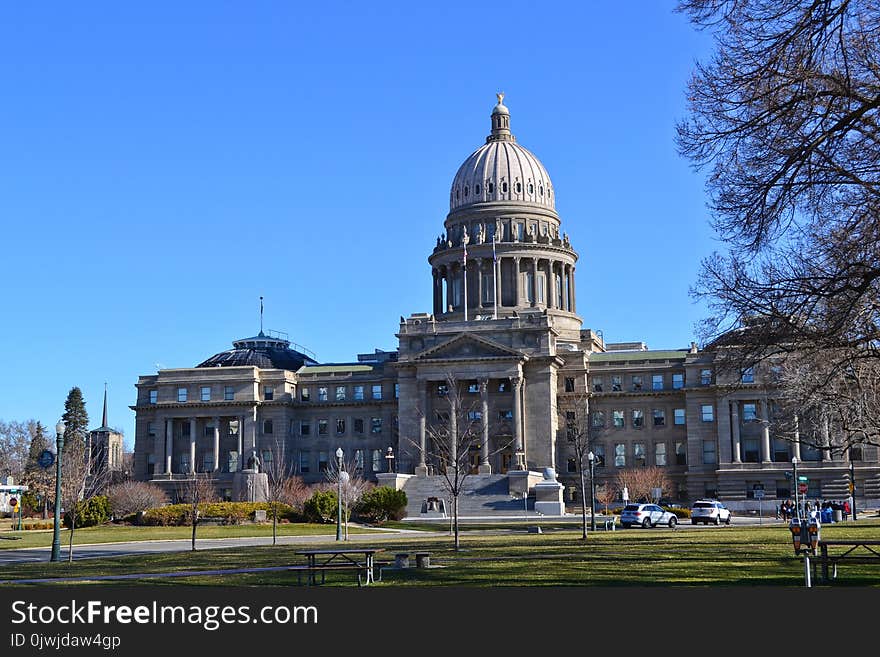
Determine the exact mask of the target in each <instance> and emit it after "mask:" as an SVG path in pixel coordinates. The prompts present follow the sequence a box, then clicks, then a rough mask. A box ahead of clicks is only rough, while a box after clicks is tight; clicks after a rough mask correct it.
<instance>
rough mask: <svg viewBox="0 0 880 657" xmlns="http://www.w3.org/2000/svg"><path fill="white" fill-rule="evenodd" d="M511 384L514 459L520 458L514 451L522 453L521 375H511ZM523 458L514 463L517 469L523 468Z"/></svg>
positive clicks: (524, 466) (524, 467) (524, 465)
mask: <svg viewBox="0 0 880 657" xmlns="http://www.w3.org/2000/svg"><path fill="white" fill-rule="evenodd" d="M510 383H511V386H512V387H513V450H514V456H515V458H516V459H521V457H519V456H516V452H520V453H522V451H523V436H522V384H523V379H522V377H519V376H517V377H512V378H511V379H510ZM524 460H525V459H524V458H522V460H521V461H518V462H517V463H516V469H517V470H525V469H526V464H525V462H524Z"/></svg>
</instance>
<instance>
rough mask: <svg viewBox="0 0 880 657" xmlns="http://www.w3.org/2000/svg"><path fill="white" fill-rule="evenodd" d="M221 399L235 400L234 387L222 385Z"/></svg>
mask: <svg viewBox="0 0 880 657" xmlns="http://www.w3.org/2000/svg"><path fill="white" fill-rule="evenodd" d="M223 400H224V401H233V400H235V388H233V387H232V386H223Z"/></svg>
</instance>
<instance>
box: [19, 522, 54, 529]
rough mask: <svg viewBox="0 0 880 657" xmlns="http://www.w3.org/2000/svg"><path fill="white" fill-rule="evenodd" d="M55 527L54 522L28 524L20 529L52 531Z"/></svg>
mask: <svg viewBox="0 0 880 657" xmlns="http://www.w3.org/2000/svg"><path fill="white" fill-rule="evenodd" d="M54 526H55V523H54V521H49V522H29V523H27V524H24V525H22V529H23V530H25V531H27V530H28V529H52V528H53V527H54Z"/></svg>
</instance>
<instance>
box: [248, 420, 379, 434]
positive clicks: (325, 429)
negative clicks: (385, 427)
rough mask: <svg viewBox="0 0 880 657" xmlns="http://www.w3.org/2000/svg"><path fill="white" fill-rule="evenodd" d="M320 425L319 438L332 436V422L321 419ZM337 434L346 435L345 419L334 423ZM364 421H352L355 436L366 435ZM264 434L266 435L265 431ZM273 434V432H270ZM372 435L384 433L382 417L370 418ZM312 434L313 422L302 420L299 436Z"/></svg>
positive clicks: (318, 423)
mask: <svg viewBox="0 0 880 657" xmlns="http://www.w3.org/2000/svg"><path fill="white" fill-rule="evenodd" d="M317 425H318V429H317V430H318V435H319V436H327V435H329V434H330V421H329V420H325V419H319V420H318V422H317ZM333 425H334V429H335V434H336V435H337V436H342V435H345V431H346V421H345V419H344V418H337V419H335V420H334V421H333ZM364 428H365V424H364V419H363V418H360V417H356V418H354V420H352V431H353V432H354V433H355V434H358V435H361V434H363V433H364ZM264 433H266V432H265V431H264ZM270 433H271V432H270ZM370 433H371V434H379V433H382V418H380V417H371V418H370ZM311 434H312V422H311V421H310V420H301V421H300V423H299V435H300V436H310V435H311Z"/></svg>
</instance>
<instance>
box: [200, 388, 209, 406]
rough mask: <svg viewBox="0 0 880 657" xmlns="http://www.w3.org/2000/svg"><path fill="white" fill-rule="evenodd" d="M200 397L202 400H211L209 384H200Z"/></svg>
mask: <svg viewBox="0 0 880 657" xmlns="http://www.w3.org/2000/svg"><path fill="white" fill-rule="evenodd" d="M200 395H201V396H200V398H201V400H202V401H203V402H206V401H211V386H202V388H201V390H200Z"/></svg>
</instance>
